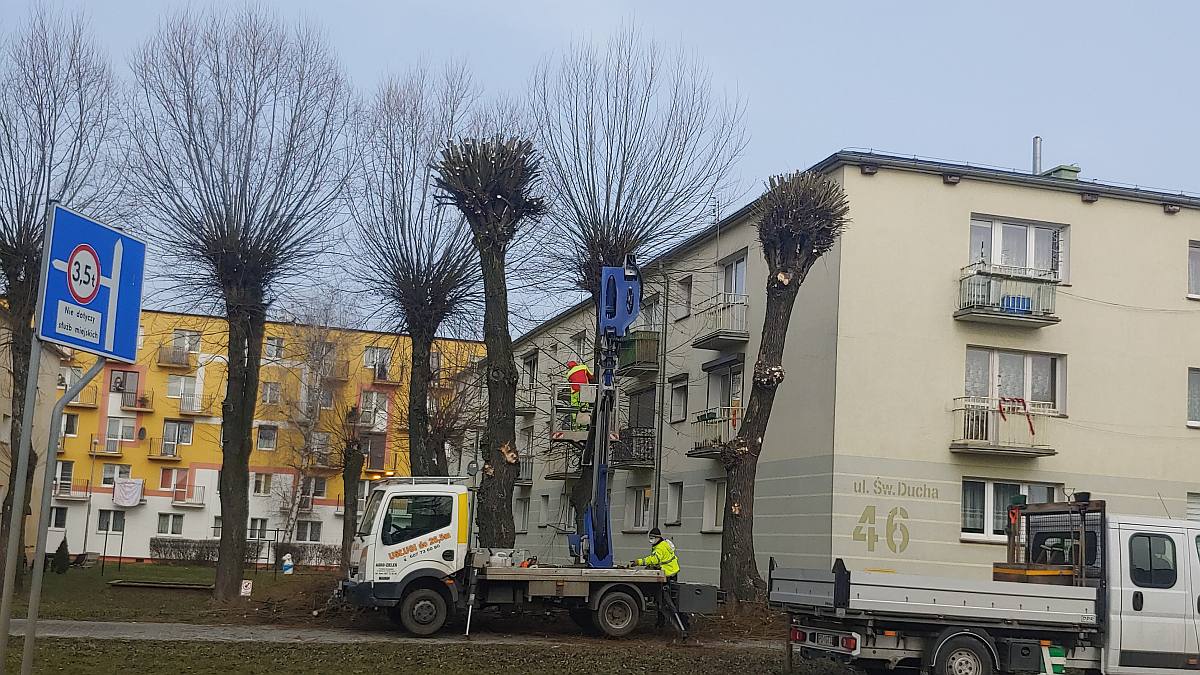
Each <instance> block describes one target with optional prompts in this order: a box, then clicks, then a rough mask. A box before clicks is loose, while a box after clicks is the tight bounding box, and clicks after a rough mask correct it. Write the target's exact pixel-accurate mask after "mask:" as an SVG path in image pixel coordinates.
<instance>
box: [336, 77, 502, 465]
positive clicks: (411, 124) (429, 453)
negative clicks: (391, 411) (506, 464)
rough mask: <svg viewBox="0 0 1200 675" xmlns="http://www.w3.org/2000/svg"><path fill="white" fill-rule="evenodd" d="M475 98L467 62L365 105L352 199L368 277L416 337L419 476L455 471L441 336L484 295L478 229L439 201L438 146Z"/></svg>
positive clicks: (383, 89) (401, 84)
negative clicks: (444, 428) (438, 436)
mask: <svg viewBox="0 0 1200 675" xmlns="http://www.w3.org/2000/svg"><path fill="white" fill-rule="evenodd" d="M472 98H473V87H472V85H471V81H470V77H469V76H468V75H467V73H466V71H465V70H464V69H463V68H461V67H454V66H451V67H447V68H446V69H445V70H444V71H443V72H442V73H441V74H440V76H439V77H437V78H436V79H435V78H433V77H431V76H430V74H429V73H428V72H427V71H426V70H425V69H423V68H416V69H414V70H412V71H411V72H410V73H409V74H408V75H407V76H405V77H404V78H403V79H395V78H389V79H387V80H385V81H384V82H383V84H382V85H380V87H379V90H378V91H377V92H376V94H375V97H374V98H373V99H372V101H371V102H370V104H369V105H368V106H367V108H366V110H365V111H364V115H363V118H362V120H363V126H364V129H363V130H362V134H361V137H362V139H363V149H364V150H363V153H362V156H361V164H362V166H361V171H360V172H359V175H360V176H361V181H360V185H359V186H358V189H357V190H355V193H354V194H353V196H352V198H351V199H349V200H348V203H349V205H350V210H351V212H352V213H353V216H354V220H355V221H356V223H357V225H358V236H359V240H360V241H361V244H362V245H361V247H360V251H361V262H362V264H361V265H359V276H360V278H361V279H362V281H363V282H365V284H366V285H367V287H368V288H369V289H370V290H371V291H373V292H374V293H375V294H376V295H377V296H378V297H380V298H382V299H383V302H384V307H385V308H386V310H387V311H388V312H389V313H390V314H391V315H392V317H393V318H394V319H395V324H396V325H397V327H398V328H399V329H400V330H402V331H404V332H406V333H408V335H409V337H410V338H411V341H412V345H411V347H412V348H411V350H410V368H409V380H408V397H407V398H408V401H407V408H408V410H407V415H406V416H405V418H406V420H407V422H408V442H409V452H410V458H411V468H412V473H413V475H417V476H444V475H446V454H445V452H444V451H443V449H442V447H441V446H440V445H436V444H435V443H433V442H431V439H430V431H429V430H430V417H429V389H430V384H431V382H430V377H431V355H432V350H433V342H434V339H435V338H436V337H437V335H438V333H439V332H440V331H442V330H444V329H446V328H451V329H453V328H458V327H461V326H455V325H451V324H454V323H455V322H461V320H462V319H464V318H465V317H467V316H468V315H470V314H471V313H472V310H474V309H475V306H476V304H477V301H478V290H477V282H478V277H479V271H478V270H479V268H478V265H477V263H476V262H475V249H474V247H472V246H471V244H470V239H471V232H470V229H469V228H468V227H467V226H466V224H465V223H464V221H463V219H462V217H461V216H459V215H458V214H455V213H453V212H451V211H449V210H448V209H444V208H439V207H438V206H437V205H436V204H435V200H434V184H433V180H434V177H433V162H434V161H435V160H436V158H437V153H438V151H439V150H440V149H441V147H442V146H443V144H444V143H445V142H446V140H447V139H448V138H451V137H453V136H454V134H455V133H456V132H457V130H458V129H459V127H460V126H462V124H463V121H464V116H465V114H466V111H467V108H468V106H469V104H470V102H471V99H472ZM375 367H376V368H384V369H385V370H386V369H387V368H390V367H391V364H390V363H381V364H376V365H375Z"/></svg>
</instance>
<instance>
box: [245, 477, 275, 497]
mask: <svg viewBox="0 0 1200 675" xmlns="http://www.w3.org/2000/svg"><path fill="white" fill-rule="evenodd" d="M271 476H272V474H269V473H255V474H253V475H252V476H251V477H250V480H251V484H252V485H253V488H252V489H251V493H252V494H254V495H257V496H259V497H266V496H269V495H270V494H271Z"/></svg>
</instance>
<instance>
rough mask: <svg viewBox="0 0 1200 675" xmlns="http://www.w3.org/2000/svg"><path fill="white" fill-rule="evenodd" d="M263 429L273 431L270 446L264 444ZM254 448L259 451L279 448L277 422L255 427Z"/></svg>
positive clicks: (270, 450)
mask: <svg viewBox="0 0 1200 675" xmlns="http://www.w3.org/2000/svg"><path fill="white" fill-rule="evenodd" d="M263 430H270V431H272V432H273V435H272V436H271V445H270V447H265V446H264V445H263V442H262V440H263ZM254 449H255V450H257V451H259V452H275V451H276V450H278V449H279V426H278V425H275V424H260V425H258V426H257V427H255V428H254Z"/></svg>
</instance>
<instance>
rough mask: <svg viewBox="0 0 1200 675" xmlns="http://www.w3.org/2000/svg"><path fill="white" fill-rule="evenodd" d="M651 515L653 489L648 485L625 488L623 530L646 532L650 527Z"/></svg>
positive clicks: (652, 512) (652, 513)
mask: <svg viewBox="0 0 1200 675" xmlns="http://www.w3.org/2000/svg"><path fill="white" fill-rule="evenodd" d="M653 515H654V490H652V489H651V488H650V486H649V485H631V486H629V487H627V488H625V528H624V531H625V532H648V531H649V530H650V528H651V527H652V526H651V524H650V518H651V517H652V516H653ZM639 516H640V518H639ZM639 520H640V521H641V522H638V521H639Z"/></svg>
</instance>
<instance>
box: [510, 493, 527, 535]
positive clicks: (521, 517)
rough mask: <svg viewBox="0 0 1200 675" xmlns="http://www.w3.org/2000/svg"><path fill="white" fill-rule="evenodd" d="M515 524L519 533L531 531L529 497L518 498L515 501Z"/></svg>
mask: <svg viewBox="0 0 1200 675" xmlns="http://www.w3.org/2000/svg"><path fill="white" fill-rule="evenodd" d="M513 522H514V523H515V524H516V530H517V532H527V531H529V497H517V498H516V499H514V500H513Z"/></svg>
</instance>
